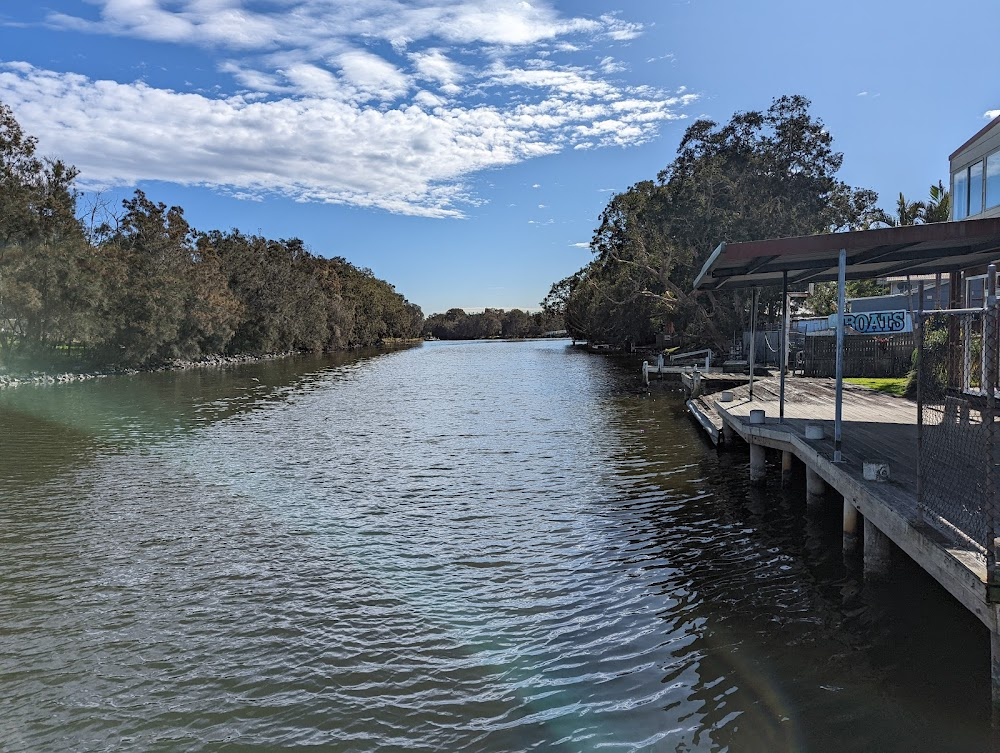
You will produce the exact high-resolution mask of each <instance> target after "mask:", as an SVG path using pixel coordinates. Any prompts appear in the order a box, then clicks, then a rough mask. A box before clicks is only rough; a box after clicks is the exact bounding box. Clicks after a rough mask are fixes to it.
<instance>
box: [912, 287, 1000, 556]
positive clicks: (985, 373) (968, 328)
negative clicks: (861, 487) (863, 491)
mask: <svg viewBox="0 0 1000 753" xmlns="http://www.w3.org/2000/svg"><path fill="white" fill-rule="evenodd" d="M918 319H919V320H920V323H919V327H918V339H917V355H916V361H917V363H916V372H915V376H916V383H915V387H916V393H917V394H916V397H917V402H918V410H919V419H918V437H919V439H918V445H919V466H918V478H919V480H918V503H919V505H920V509H921V513H922V514H923V515H924V516H925V517H926V518H927V519H928V520H930V521H932V522H934V523H937V524H943V525H945V526H947V527H949V528H951V529H952V530H953V531H954V532H955V533H957V534H958V535H959V536H961V537H962V538H964V539H965V540H966V541H968V542H969V543H971V544H973V545H974V546H975V548H976V549H978V551H979V552H980V554H981V556H983V557H984V558H985V559H986V560H987V564H988V567H989V570H990V571H991V573H992V572H993V571H994V570H995V565H996V554H995V552H994V551H993V549H994V544H993V541H994V538H995V536H996V533H995V532H996V531H997V529H998V520H1000V516H998V512H1000V495H998V488H997V475H996V460H997V458H996V442H997V438H998V437H997V424H996V420H995V419H996V395H997V391H996V390H997V358H998V352H997V351H998V338H997V320H998V314H997V308H996V306H993V307H991V308H989V309H961V310H945V311H933V312H927V313H925V314H923V315H922V316H919V317H918Z"/></svg>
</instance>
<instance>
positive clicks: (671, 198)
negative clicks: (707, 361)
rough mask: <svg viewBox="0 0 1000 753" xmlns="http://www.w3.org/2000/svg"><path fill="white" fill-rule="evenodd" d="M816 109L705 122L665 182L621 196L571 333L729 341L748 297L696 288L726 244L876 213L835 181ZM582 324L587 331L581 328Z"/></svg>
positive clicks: (784, 104) (600, 236)
mask: <svg viewBox="0 0 1000 753" xmlns="http://www.w3.org/2000/svg"><path fill="white" fill-rule="evenodd" d="M808 108H809V102H808V100H806V99H805V98H803V97H799V96H789V97H780V98H778V99H776V100H775V101H774V102H773V103H772V105H771V107H770V108H768V109H767V110H766V111H764V112H756V111H751V112H743V113H736V114H735V115H734V116H733V118H732V119H731V120H730V121H729V123H727V124H725V125H722V126H720V125H719V124H717V123H715V122H712V121H709V120H700V121H697V122H696V123H694V124H692V125H691V126H690V127H689V128H688V130H687V131H686V132H685V134H684V137H683V138H682V140H681V143H680V147H679V149H678V153H677V157H676V158H675V159H674V161H673V162H672V163H671V164H670V165H668V166H667V167H666V168H665V169H664V170H662V171H661V172H660V173H659V175H658V176H657V180H656V181H655V182H653V181H643V182H640V183H637V184H636V185H635V186H633V187H631V188H630V189H628V190H627V191H625V192H623V193H622V194H618V195H616V196H614V197H612V199H611V201H610V202H609V204H608V206H607V207H606V209H605V210H604V212H603V213H602V215H601V224H600V226H599V227H598V229H597V230H596V232H595V235H594V240H593V242H592V244H591V246H592V248H593V249H594V252H595V259H594V262H593V263H592V264H591V265H588V267H586V268H585V270H582V271H581V273H580V275H579V276H578V277H577V278H576V280H575V283H574V285H573V287H572V292H571V293H570V297H569V301H567V303H566V304H565V310H566V312H567V328H568V329H570V331H571V332H572V333H573V334H574V335H576V336H581V337H588V338H590V339H604V340H623V339H641V340H646V341H648V340H650V339H651V338H652V334H653V333H654V332H655V331H656V330H658V329H660V328H672V329H674V330H675V331H677V332H683V333H685V334H686V335H687V336H688V337H690V338H700V339H703V340H704V339H707V340H709V341H713V342H715V343H717V344H718V345H720V346H721V345H722V344H723V343H725V342H728V341H729V339H730V338H731V336H732V332H733V331H734V330H740V329H742V328H743V326H744V323H745V321H746V318H747V314H748V295H747V294H745V293H741V292H735V293H726V292H723V293H697V294H695V293H692V292H691V286H692V284H693V280H694V276H695V275H696V274H697V272H698V270H699V269H700V267H701V265H702V264H703V262H704V261H705V259H706V258H707V257H708V255H709V254H710V253H711V252H712V250H713V249H714V248H715V246H716V245H717V244H718V243H719V242H720V241H722V240H727V241H730V242H733V241H746V240H755V239H761V238H769V237H783V236H796V235H810V234H813V233H818V232H826V231H831V230H836V229H845V228H852V227H857V226H859V225H860V224H861V223H862V222H863V221H864V220H865V217H866V216H870V215H871V213H872V212H873V211H874V208H875V207H874V202H875V198H876V197H875V194H874V193H873V192H871V191H866V190H855V189H852V188H850V187H849V186H847V185H846V184H845V183H843V182H842V181H840V180H838V179H837V178H836V173H837V171H838V170H839V169H840V166H841V162H842V160H843V157H842V155H841V154H840V153H839V152H836V151H834V150H833V147H832V143H833V140H832V137H831V135H830V133H829V132H828V131H827V129H826V127H825V126H824V125H823V123H822V121H820V120H819V119H816V118H813V117H812V116H811V115H810V114H809V109H808ZM779 303H780V302H779V301H778V296H777V295H770V296H765V297H764V299H763V304H764V312H765V315H769V316H772V317H773V316H776V314H777V311H778V309H779ZM569 312H573V313H574V314H575V316H576V317H577V319H578V322H577V323H572V322H571V321H570V319H569V316H568V314H569ZM582 321H585V322H586V326H587V328H588V330H589V332H588V333H584V332H583V331H582V330H581V329H579V328H577V325H579V324H580V323H581V322H582Z"/></svg>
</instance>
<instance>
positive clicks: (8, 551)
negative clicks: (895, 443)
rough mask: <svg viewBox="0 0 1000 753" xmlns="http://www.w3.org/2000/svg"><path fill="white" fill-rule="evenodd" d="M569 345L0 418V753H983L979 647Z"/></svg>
mask: <svg viewBox="0 0 1000 753" xmlns="http://www.w3.org/2000/svg"><path fill="white" fill-rule="evenodd" d="M637 381H638V380H637V378H636V373H635V369H628V370H625V369H623V368H622V367H619V366H616V365H615V364H613V363H610V362H609V361H607V360H605V359H602V358H599V357H593V356H588V355H586V354H584V353H579V352H576V351H573V350H571V349H570V348H568V347H566V344H565V343H561V342H543V343H500V342H490V343H479V344H449V343H433V344H428V345H425V346H423V347H420V348H416V349H413V350H408V351H402V352H396V353H390V354H383V355H378V356H369V357H356V356H351V357H340V358H338V359H299V360H293V361H281V362H274V363H269V364H260V365H255V366H247V367H240V368H233V369H226V370H201V371H190V372H186V373H177V374H152V375H139V376H134V377H122V378H109V379H104V380H100V381H96V382H90V383H83V384H76V385H68V386H60V387H50V388H19V389H17V390H8V391H6V392H2V393H0V426H2V433H0V552H2V557H0V631H2V632H0V750H3V751H7V752H11V753H13V752H14V751H78V750H79V751H197V750H204V751H278V750H300V749H303V750H304V749H309V750H322V751H415V750H427V751H521V750H544V751H596V750H601V751H605V750H607V751H633V750H649V751H734V752H743V751H762V752H763V751H768V752H770V751H775V752H782V751H817V752H819V751H859V752H860V751H974V750H983V749H985V748H986V735H987V726H988V703H987V699H988V676H987V670H988V656H989V647H988V637H987V634H986V631H985V629H983V628H981V627H980V625H979V624H978V623H977V622H976V621H975V620H974V619H973V618H971V617H970V616H968V615H967V614H966V613H965V612H964V611H963V610H962V609H961V608H960V607H958V606H957V605H955V604H954V603H953V602H952V601H951V600H950V598H949V597H948V596H947V595H946V594H945V593H943V592H942V591H941V590H940V589H938V587H937V586H936V585H935V584H934V583H933V582H931V581H930V580H929V579H928V578H927V577H926V576H924V575H923V574H922V573H921V572H920V571H919V570H917V569H915V568H914V567H912V566H906V565H905V564H904V566H902V567H901V568H900V570H899V572H898V576H897V578H896V579H895V580H894V582H893V583H891V584H889V585H888V586H886V587H882V588H874V587H865V586H863V582H862V580H861V579H860V577H859V573H858V570H857V567H856V563H850V562H848V563H846V564H845V563H844V561H843V558H842V555H841V553H840V548H839V536H840V534H839V510H838V508H837V505H836V504H833V503H832V501H831V507H830V512H829V515H826V516H819V517H818V518H814V517H812V516H810V517H806V515H805V511H804V509H803V508H804V505H803V504H802V502H801V500H802V499H803V498H804V491H803V488H802V486H801V485H800V486H798V487H795V488H792V489H790V490H787V491H782V490H781V489H780V485H779V484H778V483H777V479H776V478H772V482H774V483H772V484H771V486H770V490H769V491H765V492H757V491H753V490H750V489H749V488H748V487H747V485H746V481H745V477H746V457H744V455H743V453H732V454H728V455H727V454H723V455H718V456H717V455H716V453H715V451H714V450H712V449H709V448H708V446H707V445H706V444H705V442H704V441H703V440H702V438H701V436H700V435H699V434H698V432H697V430H696V429H695V427H694V426H693V424H692V423H691V422H690V421H689V419H688V418H687V417H686V416H684V414H683V406H682V402H681V400H680V399H679V397H678V396H676V395H670V394H668V393H664V392H662V391H654V393H653V394H652V395H646V394H643V393H641V392H638V391H637V390H636V387H637Z"/></svg>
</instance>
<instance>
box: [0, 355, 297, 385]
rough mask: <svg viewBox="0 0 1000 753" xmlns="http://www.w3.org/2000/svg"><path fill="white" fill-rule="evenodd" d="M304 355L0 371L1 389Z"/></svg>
mask: <svg viewBox="0 0 1000 753" xmlns="http://www.w3.org/2000/svg"><path fill="white" fill-rule="evenodd" d="M297 355H301V353H300V352H299V351H288V352H286V353H265V354H263V355H259V356H256V355H237V356H223V355H215V356H205V357H204V358H199V359H197V360H187V359H175V360H173V361H170V362H169V363H165V364H163V365H161V366H154V367H150V368H146V369H117V370H112V371H88V372H78V373H68V372H67V373H62V374H49V373H45V372H41V371H32V372H29V373H27V374H0V389H6V388H8V387H20V386H22V385H31V386H40V385H49V384H70V383H72V382H86V381H89V380H91V379H103V378H104V377H109V376H120V375H122V374H140V373H144V372H154V371H180V370H182V369H197V368H205V367H217V366H233V365H238V364H244V363H258V362H262V361H273V360H276V359H278V358H288V357H289V356H297Z"/></svg>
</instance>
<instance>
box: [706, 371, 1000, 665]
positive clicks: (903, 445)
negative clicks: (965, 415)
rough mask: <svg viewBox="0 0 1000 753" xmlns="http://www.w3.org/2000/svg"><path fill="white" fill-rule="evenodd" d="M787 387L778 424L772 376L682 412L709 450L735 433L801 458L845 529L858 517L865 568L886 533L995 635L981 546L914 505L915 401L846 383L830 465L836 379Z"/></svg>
mask: <svg viewBox="0 0 1000 753" xmlns="http://www.w3.org/2000/svg"><path fill="white" fill-rule="evenodd" d="M785 384H786V387H785V417H784V420H783V421H779V400H778V391H779V387H778V380H777V379H775V378H765V379H760V380H756V381H755V382H754V386H753V400H751V399H750V395H749V385H744V386H740V387H736V388H734V389H733V390H731V392H732V395H733V399H732V401H730V402H721V401H720V397H721V393H718V392H716V393H713V394H706V395H703V396H700V397H695V398H692V399H691V400H689V401H688V409H689V411H690V412H691V414H692V415H693V416H694V417H695V418H696V419H697V420H698V422H699V424H701V426H702V427H703V428H704V429H705V431H706V432H707V434H708V436H709V437H710V439H711V440H712V441H713V442H714V443H715V444H720V443H722V442H723V441H724V438H725V436H726V435H727V434H733V433H734V434H735V435H738V436H739V437H740V438H742V439H743V440H744V441H746V442H747V443H749V444H751V445H757V446H764V447H768V448H772V449H777V450H781V451H782V452H784V453H788V455H786V456H785V457H787V458H789V459H790V458H791V457H795V458H797V459H798V460H800V461H801V462H803V463H804V464H805V466H806V472H807V475H808V474H810V473H811V474H814V475H815V476H818V477H819V478H820V479H822V481H823V482H825V483H826V484H828V485H829V486H830V487H832V488H834V489H835V490H836V491H837V492H839V493H840V494H841V495H842V496H843V498H844V515H845V531H846V530H847V528H848V520H849V519H850V518H851V516H852V515H855V514H856V513H854V511H855V510H856V511H857V512H859V513H860V514H861V515H862V516H863V517H864V539H865V542H864V544H865V549H866V564H867V559H868V551H867V550H868V549H869V547H871V548H872V549H877V548H878V547H879V541H878V538H879V537H880V536H882V535H884V536H885V537H888V539H889V540H891V541H892V542H894V543H895V544H896V546H898V547H899V548H900V549H901V550H903V551H904V552H905V553H906V554H908V555H909V556H910V557H911V558H912V559H913V560H914V561H916V562H917V564H919V565H920V566H921V567H923V568H924V570H926V571H927V572H928V573H929V574H930V575H931V576H932V577H933V578H934V579H935V580H937V581H938V582H939V583H940V584H941V585H942V586H943V587H944V588H945V589H946V590H947V591H948V592H949V593H951V594H952V595H953V596H954V597H955V598H956V599H958V600H959V601H960V602H961V603H962V604H963V605H964V606H965V607H966V608H967V609H969V610H970V611H971V612H973V614H975V615H976V616H977V617H978V618H979V619H980V620H981V621H982V622H983V624H985V625H986V626H987V627H988V628H989V629H990V631H991V632H992V634H993V635H994V636H996V635H997V631H998V629H1000V624H998V619H997V609H996V605H995V604H993V603H991V602H990V601H989V599H988V596H987V577H986V560H985V557H984V555H983V552H982V550H981V549H980V548H978V547H977V546H976V545H975V544H974V543H973V542H971V541H970V540H969V539H968V538H967V537H966V536H963V534H962V532H961V531H957V530H956V529H955V528H954V527H953V526H951V525H949V524H948V523H946V522H944V521H942V520H939V519H932V518H931V516H929V515H928V514H927V513H926V512H922V511H921V510H920V509H919V508H918V506H917V473H916V466H917V460H916V458H917V427H916V424H917V406H916V403H914V402H912V401H910V400H905V399H903V398H897V397H893V396H890V395H884V394H881V393H878V392H875V391H873V390H869V389H866V388H863V387H858V386H855V385H851V384H845V385H844V401H843V441H842V455H843V462H840V463H834V462H833V459H832V458H833V449H834V447H833V419H834V381H833V380H832V379H807V378H801V377H799V378H791V379H787V380H786V383H785ZM757 409H761V410H764V411H765V416H766V418H765V422H764V423H763V424H751V422H750V411H751V410H757ZM807 424H820V425H822V426H823V427H824V435H825V436H824V438H822V439H807V437H806V426H807ZM866 461H868V462H883V463H888V464H889V472H890V480H889V481H887V482H880V481H868V480H865V478H864V475H863V463H864V462H866ZM890 577H891V576H890ZM995 653H996V652H995Z"/></svg>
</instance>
